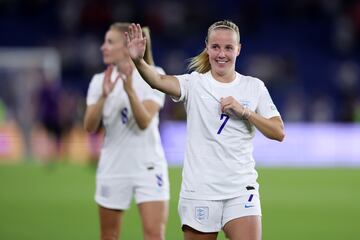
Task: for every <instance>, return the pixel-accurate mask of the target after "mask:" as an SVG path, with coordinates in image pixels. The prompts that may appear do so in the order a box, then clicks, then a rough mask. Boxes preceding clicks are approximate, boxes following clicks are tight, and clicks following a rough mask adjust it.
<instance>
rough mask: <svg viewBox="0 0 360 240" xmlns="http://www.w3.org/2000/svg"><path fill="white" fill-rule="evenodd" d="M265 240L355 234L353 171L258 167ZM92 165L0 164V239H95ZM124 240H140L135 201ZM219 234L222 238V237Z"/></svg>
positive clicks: (175, 229)
mask: <svg viewBox="0 0 360 240" xmlns="http://www.w3.org/2000/svg"><path fill="white" fill-rule="evenodd" d="M258 171H259V176H260V177H259V182H260V186H261V187H260V193H261V201H262V211H263V239H264V240H272V239H273V240H282V239H284V240H285V239H286V240H289V239H291V240H297V239H299V240H300V239H301V240H304V239H307V240H310V239H316V240H321V239H324V240H340V239H344V240H352V239H354V240H355V239H359V236H360V220H359V217H360V169H359V168H326V169H324V168H311V169H310V168H309V169H307V168H301V169H297V168H260V169H258ZM94 180H95V170H94V168H93V167H89V166H87V167H84V166H75V165H71V164H58V165H55V166H52V167H44V166H39V165H36V164H20V165H0V239H4V240H8V239H9V240H17V239H19V240H20V239H21V240H22V239H27V240H32V239H34V240H35V239H36V240H39V239H51V240H64V239H86V240H91V239H94V240H95V239H98V236H99V228H98V216H97V207H96V205H95V203H94V200H93V193H94ZM180 182H181V169H180V168H171V169H170V184H171V202H170V213H169V221H168V226H167V234H166V239H168V240H178V239H182V232H181V230H180V222H179V218H178V214H177V200H178V192H179V188H180ZM121 236H122V239H125V240H137V239H142V233H141V227H140V220H139V217H138V212H137V209H136V207H135V206H134V205H133V206H132V208H131V210H129V211H128V212H127V213H126V215H125V219H124V227H123V232H122V234H121ZM218 239H225V237H224V235H223V234H220V235H219V237H218Z"/></svg>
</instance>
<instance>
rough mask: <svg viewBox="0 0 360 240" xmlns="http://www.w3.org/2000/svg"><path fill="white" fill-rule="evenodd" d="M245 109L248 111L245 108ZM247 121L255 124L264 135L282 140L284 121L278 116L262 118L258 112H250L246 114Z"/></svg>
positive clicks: (283, 136)
mask: <svg viewBox="0 0 360 240" xmlns="http://www.w3.org/2000/svg"><path fill="white" fill-rule="evenodd" d="M247 111H250V110H249V109H247ZM248 115H249V116H248V118H247V119H248V121H249V122H251V123H252V124H254V125H255V127H256V128H257V129H258V130H259V131H260V132H261V133H262V134H264V136H266V137H267V138H270V139H274V140H277V141H279V142H282V141H283V140H284V138H285V131H284V123H283V121H282V120H281V118H280V117H272V118H269V119H267V118H264V117H262V116H260V115H259V114H256V113H254V112H251V113H249V114H248Z"/></svg>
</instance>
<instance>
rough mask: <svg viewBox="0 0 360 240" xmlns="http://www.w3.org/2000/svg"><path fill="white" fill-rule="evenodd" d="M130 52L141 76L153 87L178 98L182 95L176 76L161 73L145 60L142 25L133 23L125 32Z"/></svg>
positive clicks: (144, 41)
mask: <svg viewBox="0 0 360 240" xmlns="http://www.w3.org/2000/svg"><path fill="white" fill-rule="evenodd" d="M125 36H126V39H127V46H128V49H129V54H130V57H131V59H132V61H133V62H134V64H135V66H136V68H137V70H138V71H139V73H140V75H141V77H142V78H143V79H144V80H145V81H146V82H147V83H148V84H149V85H150V86H151V87H152V88H155V89H158V90H159V91H161V92H164V93H166V94H168V95H171V96H174V97H176V98H179V97H180V84H179V81H178V80H177V79H176V77H174V76H169V75H161V74H159V73H158V72H156V70H155V69H154V68H152V67H151V66H150V65H148V64H147V63H146V62H145V60H144V58H143V57H144V53H145V47H146V39H145V38H144V37H143V36H142V32H141V26H140V25H139V24H136V25H135V24H131V25H130V26H129V32H128V33H125Z"/></svg>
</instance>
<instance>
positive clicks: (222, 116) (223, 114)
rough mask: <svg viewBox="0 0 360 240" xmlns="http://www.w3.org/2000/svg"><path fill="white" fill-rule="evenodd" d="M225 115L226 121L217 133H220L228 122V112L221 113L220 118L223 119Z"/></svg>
mask: <svg viewBox="0 0 360 240" xmlns="http://www.w3.org/2000/svg"><path fill="white" fill-rule="evenodd" d="M224 117H225V119H224V122H223V123H222V124H221V126H220V128H219V130H218V131H217V134H220V133H221V131H222V130H223V128H224V127H225V124H226V123H227V121H228V120H229V115H227V114H225V113H222V114H221V116H220V120H222V119H223V118H224Z"/></svg>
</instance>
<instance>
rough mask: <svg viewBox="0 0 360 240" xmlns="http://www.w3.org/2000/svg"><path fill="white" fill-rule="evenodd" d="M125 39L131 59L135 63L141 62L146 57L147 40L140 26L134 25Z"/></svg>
mask: <svg viewBox="0 0 360 240" xmlns="http://www.w3.org/2000/svg"><path fill="white" fill-rule="evenodd" d="M125 37H126V41H127V46H128V50H129V55H130V57H131V59H132V60H133V61H134V62H135V63H136V62H138V61H140V60H141V59H142V58H143V57H144V54H145V48H146V38H145V37H143V35H142V30H141V26H140V24H134V23H132V24H131V25H130V26H129V32H126V33H125Z"/></svg>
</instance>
